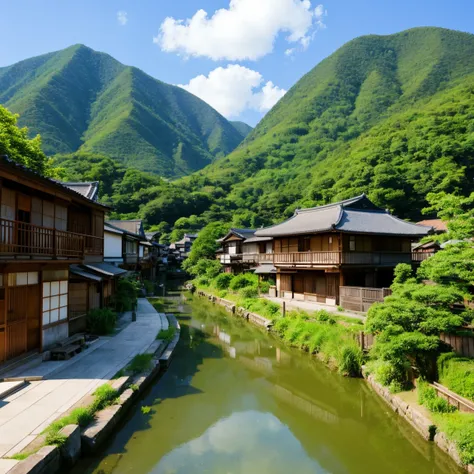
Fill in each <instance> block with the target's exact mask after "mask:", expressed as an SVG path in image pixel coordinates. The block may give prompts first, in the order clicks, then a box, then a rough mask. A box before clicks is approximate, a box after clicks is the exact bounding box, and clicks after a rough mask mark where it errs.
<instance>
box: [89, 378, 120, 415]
mask: <svg viewBox="0 0 474 474" xmlns="http://www.w3.org/2000/svg"><path fill="white" fill-rule="evenodd" d="M92 395H94V402H93V403H92V405H91V407H90V409H91V411H92V412H93V413H95V412H96V411H99V410H102V409H104V408H105V407H107V406H109V405H111V404H112V403H113V402H114V401H115V400H116V399H117V396H118V392H117V390H115V389H114V388H112V387H111V386H110V385H109V384H108V383H104V384H103V385H101V386H100V387H97V388H96V390H95V392H94V393H93V394H92Z"/></svg>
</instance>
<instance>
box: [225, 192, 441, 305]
mask: <svg viewBox="0 0 474 474" xmlns="http://www.w3.org/2000/svg"><path fill="white" fill-rule="evenodd" d="M432 230H433V229H432V227H430V226H424V225H418V224H413V223H410V222H407V221H404V220H401V219H399V218H397V217H395V216H393V215H392V214H390V212H388V211H387V210H384V209H381V208H379V207H378V206H376V205H375V204H374V203H373V202H372V201H370V199H369V198H368V197H367V196H366V195H365V194H363V195H361V196H357V197H355V198H353V199H348V200H345V201H341V202H337V203H333V204H328V205H325V206H319V207H315V208H310V209H301V210H297V211H296V212H295V214H294V215H293V216H292V217H291V218H289V219H287V220H285V221H283V222H282V223H280V224H276V225H273V226H270V227H266V228H263V229H258V230H255V231H254V230H249V229H245V230H244V231H243V230H239V229H232V230H231V232H230V233H229V234H228V235H227V236H226V237H224V239H222V244H223V246H222V249H221V253H220V256H219V258H220V259H221V262H222V264H223V265H224V266H225V267H226V270H227V271H244V270H248V269H250V268H253V269H255V271H256V272H257V273H260V272H261V270H260V271H259V268H260V266H262V265H265V267H266V268H267V269H268V272H269V273H273V274H274V275H275V278H276V289H275V291H276V293H277V295H278V296H281V297H284V298H295V299H300V300H308V301H315V302H322V303H327V304H334V305H339V304H341V305H343V306H344V307H345V308H347V309H354V310H360V311H365V310H366V309H367V308H368V306H370V304H372V303H373V302H374V301H378V300H381V299H383V296H385V294H386V293H387V290H384V289H387V288H388V287H389V286H390V285H391V284H392V281H393V271H394V268H395V266H396V265H398V264H399V263H409V264H411V263H412V262H413V263H416V261H417V260H419V259H417V258H416V256H413V254H412V243H413V242H417V241H419V240H420V239H421V238H422V237H424V236H426V235H427V234H428V233H430V232H432ZM251 244H255V245H256V246H257V247H255V248H254V249H252V251H251V252H250V251H246V247H248V246H249V245H251ZM364 289H365V290H364Z"/></svg>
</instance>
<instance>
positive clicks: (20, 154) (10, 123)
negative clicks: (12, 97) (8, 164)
mask: <svg viewBox="0 0 474 474" xmlns="http://www.w3.org/2000/svg"><path fill="white" fill-rule="evenodd" d="M17 120H18V115H14V114H12V113H11V112H10V111H9V110H7V109H6V108H5V107H2V106H1V105H0V155H7V156H8V157H9V158H10V159H11V160H13V161H14V162H16V163H19V164H21V165H25V166H26V167H28V168H30V169H32V170H34V171H36V172H38V173H40V174H45V175H48V176H52V175H53V174H54V173H53V170H52V168H51V166H50V163H49V161H48V159H47V158H46V155H45V154H44V153H43V151H42V150H41V137H40V136H39V135H37V136H36V137H35V138H32V139H29V138H28V129H27V128H18V125H17Z"/></svg>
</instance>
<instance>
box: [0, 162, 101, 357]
mask: <svg viewBox="0 0 474 474" xmlns="http://www.w3.org/2000/svg"><path fill="white" fill-rule="evenodd" d="M0 202H1V213H0V363H1V362H4V361H6V360H10V359H13V358H15V357H17V356H21V355H22V354H25V353H27V352H30V351H41V350H44V349H47V348H48V347H51V346H52V345H54V344H55V343H56V342H58V341H60V340H62V339H64V338H67V337H68V335H69V316H70V312H69V310H70V308H69V303H70V296H71V295H70V280H69V278H70V268H71V266H72V265H81V264H85V263H96V262H97V263H99V262H101V261H102V256H103V245H104V230H103V229H104V213H105V211H106V210H107V208H106V207H104V206H102V205H101V204H99V203H97V202H96V201H95V200H93V199H90V198H89V197H87V196H85V195H84V194H83V193H81V192H78V191H76V190H74V189H70V188H68V187H67V186H66V185H64V184H61V183H58V182H56V181H53V180H51V179H48V178H44V177H42V176H40V175H38V174H37V173H35V172H33V171H31V170H29V169H27V168H25V167H23V166H21V165H18V164H15V163H13V162H11V161H10V160H8V158H6V157H3V158H0Z"/></svg>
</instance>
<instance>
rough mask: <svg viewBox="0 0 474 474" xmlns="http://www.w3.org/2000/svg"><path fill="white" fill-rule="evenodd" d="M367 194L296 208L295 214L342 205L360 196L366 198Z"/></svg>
mask: <svg viewBox="0 0 474 474" xmlns="http://www.w3.org/2000/svg"><path fill="white" fill-rule="evenodd" d="M366 197H367V195H366V194H365V193H362V194H360V195H359V196H355V197H353V198H349V199H343V200H342V201H336V202H330V203H328V204H323V205H322V206H314V207H307V208H305V209H297V210H296V211H295V213H296V214H298V213H302V212H303V213H304V212H308V211H309V212H311V211H316V210H319V209H327V208H330V207H335V206H344V205H347V204H352V203H354V202H357V201H360V200H361V199H362V198H366Z"/></svg>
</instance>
